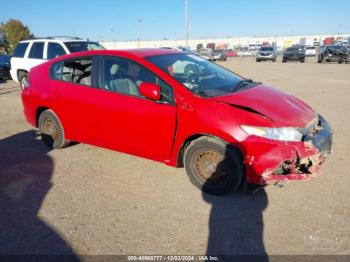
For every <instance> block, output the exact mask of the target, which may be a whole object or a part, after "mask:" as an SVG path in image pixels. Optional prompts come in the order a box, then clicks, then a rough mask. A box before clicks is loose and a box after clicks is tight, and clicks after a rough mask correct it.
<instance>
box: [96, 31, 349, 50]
mask: <svg viewBox="0 0 350 262" xmlns="http://www.w3.org/2000/svg"><path fill="white" fill-rule="evenodd" d="M349 36H350V35H348V34H342V35H306V36H266V37H232V38H206V39H189V40H188V45H189V47H190V48H191V49H196V46H197V44H203V46H204V47H206V45H207V44H208V43H215V44H216V46H218V45H223V44H227V45H228V46H229V47H230V48H231V47H232V46H248V45H250V44H262V43H263V42H268V43H269V44H272V43H276V45H277V46H280V47H287V46H290V45H293V44H299V43H300V41H301V39H305V41H306V44H307V45H313V43H314V42H321V43H322V41H323V40H324V39H325V38H327V37H334V39H337V38H339V37H341V38H344V39H345V38H348V37H349ZM185 43H186V41H185V40H152V41H137V40H136V41H117V42H103V41H102V42H101V44H102V45H103V46H104V47H106V48H107V49H129V48H157V47H176V46H185Z"/></svg>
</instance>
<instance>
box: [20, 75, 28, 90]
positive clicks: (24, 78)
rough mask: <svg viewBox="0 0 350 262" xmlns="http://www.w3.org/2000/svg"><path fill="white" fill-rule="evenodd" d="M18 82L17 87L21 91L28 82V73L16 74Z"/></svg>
mask: <svg viewBox="0 0 350 262" xmlns="http://www.w3.org/2000/svg"><path fill="white" fill-rule="evenodd" d="M18 81H19V87H20V88H21V90H23V89H24V85H25V83H26V82H28V73H27V72H25V71H20V72H19V73H18Z"/></svg>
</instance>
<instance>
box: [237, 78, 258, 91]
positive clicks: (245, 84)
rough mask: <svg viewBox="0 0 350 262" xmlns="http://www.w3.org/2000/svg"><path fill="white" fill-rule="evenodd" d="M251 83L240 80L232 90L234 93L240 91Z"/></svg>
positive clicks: (250, 80)
mask: <svg viewBox="0 0 350 262" xmlns="http://www.w3.org/2000/svg"><path fill="white" fill-rule="evenodd" d="M251 83H254V82H253V80H252V79H242V80H241V81H239V82H238V83H237V85H235V87H234V88H233V90H234V91H236V90H238V89H241V88H243V87H245V86H247V85H249V84H251Z"/></svg>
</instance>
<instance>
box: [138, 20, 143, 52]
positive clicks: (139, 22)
mask: <svg viewBox="0 0 350 262" xmlns="http://www.w3.org/2000/svg"><path fill="white" fill-rule="evenodd" d="M137 22H138V29H139V30H138V31H139V37H138V39H137V47H138V48H140V41H141V33H142V19H138V20H137Z"/></svg>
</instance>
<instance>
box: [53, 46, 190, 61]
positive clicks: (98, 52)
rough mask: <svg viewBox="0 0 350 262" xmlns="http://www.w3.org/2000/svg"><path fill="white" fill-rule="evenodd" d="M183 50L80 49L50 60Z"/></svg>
mask: <svg viewBox="0 0 350 262" xmlns="http://www.w3.org/2000/svg"><path fill="white" fill-rule="evenodd" d="M182 53H183V52H181V51H177V50H173V49H161V48H139V49H121V50H93V51H82V52H75V53H71V54H68V55H65V56H60V57H57V58H55V59H53V60H50V61H57V60H62V59H65V58H74V57H81V56H93V55H116V56H117V55H132V56H137V57H139V58H144V57H148V56H157V55H167V54H182Z"/></svg>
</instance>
